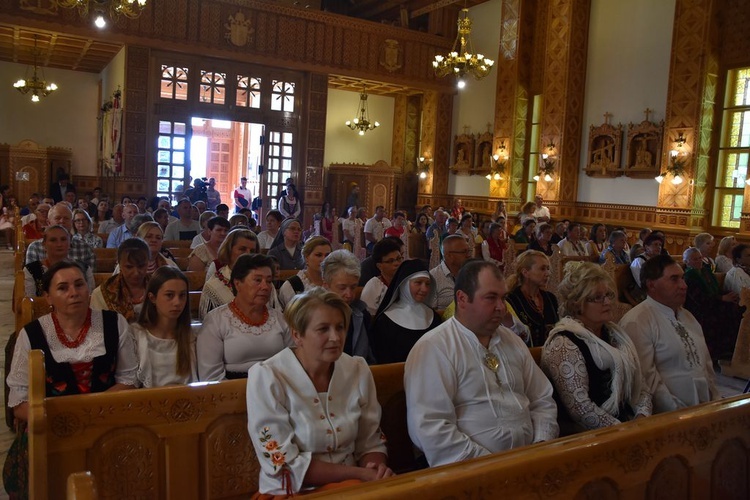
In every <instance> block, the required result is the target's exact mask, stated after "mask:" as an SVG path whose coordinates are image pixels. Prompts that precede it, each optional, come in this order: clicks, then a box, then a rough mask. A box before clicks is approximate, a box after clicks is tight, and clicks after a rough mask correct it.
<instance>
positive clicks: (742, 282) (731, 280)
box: [724, 243, 750, 294]
mask: <svg viewBox="0 0 750 500" xmlns="http://www.w3.org/2000/svg"><path fill="white" fill-rule="evenodd" d="M732 261H733V262H734V267H732V269H730V270H729V271H727V275H726V277H725V278H724V290H725V291H727V292H735V293H737V294H740V293H741V292H742V289H743V288H748V287H750V275H748V273H747V271H746V269H750V245H747V244H745V243H740V244H739V245H737V246H735V247H734V248H733V249H732Z"/></svg>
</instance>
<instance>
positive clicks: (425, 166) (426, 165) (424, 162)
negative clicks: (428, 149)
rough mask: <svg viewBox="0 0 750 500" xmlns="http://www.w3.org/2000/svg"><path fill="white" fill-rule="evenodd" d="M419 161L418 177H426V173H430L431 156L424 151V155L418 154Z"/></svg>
mask: <svg viewBox="0 0 750 500" xmlns="http://www.w3.org/2000/svg"><path fill="white" fill-rule="evenodd" d="M418 162H419V178H420V179H426V178H427V175H428V174H429V173H430V165H431V164H432V158H430V157H429V156H428V155H427V153H424V156H420V157H419V158H418Z"/></svg>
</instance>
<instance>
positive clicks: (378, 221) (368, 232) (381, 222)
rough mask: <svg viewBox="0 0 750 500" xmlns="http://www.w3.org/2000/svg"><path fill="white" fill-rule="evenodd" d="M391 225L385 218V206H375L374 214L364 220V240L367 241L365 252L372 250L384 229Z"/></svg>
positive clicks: (381, 237) (380, 238) (383, 233)
mask: <svg viewBox="0 0 750 500" xmlns="http://www.w3.org/2000/svg"><path fill="white" fill-rule="evenodd" d="M389 227H391V221H389V220H388V219H386V218H385V207H383V206H382V205H378V206H377V207H375V215H373V216H372V217H371V218H369V219H367V222H365V240H366V241H367V252H368V253H371V252H372V247H374V246H375V243H377V242H378V241H380V240H382V239H383V236H384V235H385V230H386V229H388V228H389Z"/></svg>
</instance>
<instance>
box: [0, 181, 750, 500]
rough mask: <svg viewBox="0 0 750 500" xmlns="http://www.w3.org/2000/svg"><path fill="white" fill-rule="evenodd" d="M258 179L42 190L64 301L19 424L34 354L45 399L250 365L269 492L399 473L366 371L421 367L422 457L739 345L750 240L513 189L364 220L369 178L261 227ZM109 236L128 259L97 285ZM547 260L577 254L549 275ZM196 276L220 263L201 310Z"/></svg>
mask: <svg viewBox="0 0 750 500" xmlns="http://www.w3.org/2000/svg"><path fill="white" fill-rule="evenodd" d="M246 182H247V179H244V178H243V179H242V183H241V185H240V186H239V187H238V188H237V190H235V191H234V205H233V206H232V207H231V212H234V213H232V214H231V215H230V207H229V206H228V205H226V204H223V203H221V198H220V197H219V196H218V195H217V194H214V193H212V192H211V191H213V190H214V189H213V183H211V182H210V181H206V182H205V186H199V185H197V184H196V187H195V188H191V190H187V191H185V192H184V197H181V198H180V199H178V200H176V203H175V204H174V205H173V204H172V202H171V200H170V199H169V198H154V199H152V200H148V199H146V198H145V197H140V198H136V199H135V200H134V199H133V198H131V197H126V196H125V197H122V198H121V200H120V203H117V204H112V200H110V199H108V198H107V197H106V196H104V195H103V193H102V191H101V190H99V189H97V190H94V191H93V192H91V193H88V194H86V195H85V196H82V197H80V198H79V197H78V196H77V195H76V191H75V188H74V186H73V185H72V184H70V183H69V179H68V178H67V176H62V177H61V178H60V179H59V181H58V182H57V183H56V184H55V185H54V186H53V189H51V190H50V197H49V199H48V198H45V197H41V196H36V195H35V196H32V198H31V199H30V200H29V203H28V206H27V207H24V209H23V210H21V211H20V214H21V215H22V216H24V217H25V218H26V219H25V221H24V223H23V225H22V231H23V237H24V239H25V241H26V242H28V244H27V245H26V255H25V259H24V262H25V266H24V270H23V271H24V277H25V287H24V292H25V295H26V296H28V297H44V298H45V299H46V301H47V303H48V304H49V307H50V312H49V314H46V315H44V316H42V317H40V318H38V319H36V320H34V321H32V322H31V323H29V324H27V325H25V326H24V327H23V329H22V330H21V331H20V332H19V333H18V335H17V341H16V345H15V350H14V352H13V359H12V363H11V368H10V372H9V375H8V377H7V380H6V383H7V386H8V388H9V390H10V395H9V397H8V402H7V404H8V406H9V407H10V408H12V409H13V412H14V416H15V417H16V419H17V421H18V422H19V425H21V426H23V425H24V423H25V422H26V421H27V420H28V412H29V405H28V401H29V394H28V392H29V373H28V358H29V352H30V350H32V349H41V350H42V351H44V353H45V360H46V363H45V365H46V370H47V374H46V375H47V379H46V391H47V392H46V395H47V397H56V396H63V395H73V394H86V393H94V392H102V391H117V390H128V389H135V388H141V387H143V388H152V387H163V386H169V385H174V384H190V383H193V382H206V381H212V382H213V381H217V382H218V381H223V380H228V379H237V378H247V380H248V383H247V401H248V405H247V406H248V432H249V435H250V438H251V440H252V443H253V446H254V448H255V451H256V453H257V456H258V460H259V463H260V482H259V485H260V486H259V487H260V491H259V494H258V495H257V496H258V497H259V498H273V497H274V495H281V496H283V495H287V494H293V493H298V492H302V491H305V490H309V489H319V488H330V487H334V486H340V485H347V484H352V483H356V482H367V481H373V480H378V479H381V478H386V477H390V476H392V475H394V472H393V471H392V470H391V469H390V468H389V466H388V459H387V453H386V447H385V442H386V439H387V436H385V435H383V433H382V432H381V430H380V417H381V408H380V406H379V404H378V401H377V395H376V392H375V384H374V381H373V377H372V374H371V372H370V370H369V368H368V365H374V364H387V363H400V362H405V368H404V370H405V371H404V388H405V393H406V408H407V425H408V432H409V437H410V438H411V440H412V442H413V444H414V445H415V453H416V454H417V455H419V456H420V457H421V458H420V460H422V462H423V464H424V466H429V467H434V466H438V465H443V464H449V463H454V462H458V461H463V460H467V459H470V458H474V457H480V456H483V455H488V454H491V453H496V452H500V451H503V450H508V449H512V448H518V447H521V446H526V445H530V444H533V443H538V442H542V441H548V440H552V439H555V438H557V437H558V436H561V435H568V434H572V433H575V432H581V431H584V430H590V429H597V428H602V427H607V426H613V425H617V424H620V423H622V422H626V421H630V420H634V419H637V418H642V417H649V416H651V415H652V414H656V413H661V412H666V411H671V410H675V409H679V408H684V407H688V406H692V405H697V404H700V403H703V402H707V401H711V400H715V399H717V398H719V394H718V391H717V388H716V384H715V375H714V363H715V362H716V361H717V360H718V359H726V358H727V357H728V356H731V354H732V351H733V349H734V342H735V340H736V338H737V333H738V330H739V322H740V319H741V317H742V314H743V312H744V309H743V308H742V307H740V305H739V295H740V292H741V290H742V289H743V288H745V287H748V286H750V245H746V244H738V242H737V241H736V240H735V239H734V238H733V237H727V238H724V239H722V240H721V242H719V244H718V249H717V251H716V252H714V250H713V248H714V245H715V241H714V238H713V237H712V236H711V235H709V234H707V233H702V234H699V235H697V236H695V238H694V242H693V243H694V244H693V245H692V246H690V247H689V248H687V249H685V250H684V254H683V255H681V256H680V257H679V258H678V259H675V258H674V257H672V256H670V255H669V254H668V253H666V251H665V249H664V247H665V246H666V241H665V237H664V234H663V233H660V232H659V231H650V230H648V229H644V230H643V231H641V232H640V234H638V239H637V241H635V242H633V244H629V242H628V234H627V232H626V230H625V229H624V228H617V227H610V226H608V225H605V224H603V223H597V224H594V225H592V227H591V228H590V229H587V228H585V227H584V226H582V225H581V224H580V223H577V222H575V221H567V220H563V221H553V220H552V218H551V216H550V211H549V208H548V207H547V206H546V205H545V204H544V200H543V198H542V197H541V196H537V197H536V198H535V200H534V201H530V202H528V203H526V204H524V205H523V207H522V210H521V211H520V213H519V214H518V217H510V216H509V214H508V213H507V211H506V207H505V204H504V203H503V202H502V201H501V202H499V203H498V205H497V209H496V210H495V213H494V214H492V216H491V217H488V218H487V219H486V220H480V219H479V218H478V217H477V216H475V215H474V214H471V213H469V212H467V211H466V210H465V208H464V207H463V205H462V203H461V200H460V199H456V200H455V203H454V205H453V206H452V207H448V208H445V207H439V208H437V209H436V210H434V211H433V210H432V207H430V206H424V207H421V209H420V210H419V211H418V213H417V214H416V216H415V217H413V220H410V217H408V216H407V212H406V211H395V212H393V214H391V217H390V218H389V217H388V216H387V215H388V214H386V209H385V207H383V206H378V207H376V208H375V211H374V213H373V215H372V217H368V216H367V213H366V210H365V209H364V208H362V207H360V206H359V187H358V186H357V185H356V184H352V186H350V187H351V193H350V195H349V197H348V199H347V205H348V206H347V207H345V209H344V210H343V211H338V210H337V209H336V208H333V207H332V206H331V204H330V203H325V204H323V206H322V207H321V210H320V212H319V213H318V214H316V216H315V218H314V224H313V227H311V228H304V227H303V225H302V219H301V214H302V201H301V200H300V199H299V194H298V193H297V191H296V189H295V188H294V185H293V184H288V185H287V186H286V189H285V190H284V192H283V193H282V196H281V197H280V198H279V200H278V203H276V208H275V209H273V210H270V211H267V212H265V213H264V217H265V218H264V222H265V224H263V227H261V225H259V224H257V221H256V217H257V216H258V213H259V212H258V211H257V210H256V211H254V210H253V209H252V206H251V203H252V200H251V195H250V192H249V190H248V189H247V186H246ZM200 184H203V183H202V182H201V183H200ZM196 190H197V191H198V194H197V195H196V194H195V192H196ZM0 193H2V194H1V196H2V200H3V201H2V203H3V210H4V212H3V213H7V214H10V213H14V212H13V211H14V210H15V208H14V207H15V205H13V204H12V203H15V200H12V196H10V194H9V193H7V192H6V191H3V188H2V187H0ZM196 196H197V198H196ZM11 200H12V203H11ZM6 201H7V203H6ZM6 208H7V209H8V210H6ZM339 215H340V216H339ZM14 227H15V225H14ZM0 229H3V225H2V219H1V218H0ZM11 231H12V229H11ZM102 235H106V239H105V238H102V237H101V236H102ZM32 240H33V242H32ZM179 240H182V241H190V242H191V244H190V246H191V248H192V250H191V253H190V255H189V257H188V259H187V264H186V266H185V268H184V269H183V270H181V269H180V268H179V266H178V265H177V264H176V263H175V262H176V259H175V258H174V256H173V255H171V254H170V251H169V246H168V242H170V241H179ZM10 241H12V240H9V242H10ZM103 247H106V248H113V249H116V261H117V268H116V269H115V272H114V273H113V274H112V276H111V277H108V278H107V279H106V280H104V281H103V282H102V283H101V284H100V285H99V286H96V284H95V282H94V273H95V272H96V259H95V257H94V251H93V249H94V248H103ZM512 249H515V253H513V252H511V250H512ZM434 252H439V255H434ZM556 254H559V255H556ZM553 256H554V257H565V258H566V259H565V260H566V262H567V263H566V264H565V268H564V272H563V274H562V279H561V281H560V282H559V285H558V286H557V289H555V290H553V289H551V287H550V286H549V285H550V279H551V273H552V269H551V265H550V259H551V258H552V257H553ZM431 260H432V261H433V262H437V265H435V266H433V267H432V268H430V265H429V262H430V261H431ZM607 262H611V263H612V264H614V265H616V266H624V267H623V269H626V271H627V272H626V275H625V279H623V283H620V282H619V280H618V281H617V282H616V281H615V279H613V276H612V274H611V273H609V272H607V271H606V270H605V268H604V267H603V266H602V264H604V263H607ZM183 271H185V272H204V273H205V283H204V285H203V288H202V292H201V297H200V305H199V308H198V309H199V313H198V317H191V311H190V303H189V291H190V284H189V282H188V278H187V277H186V274H185V272H183ZM281 272H283V273H285V276H287V278H286V279H283V280H282V279H279V276H280V273H281ZM626 299H627V301H628V302H630V306H632V307H631V308H630V309H629V310H628V311H627V312H626V313H625V314H624V315H618V314H617V305H618V304H619V303H620V302H622V301H624V300H626ZM620 316H621V317H620ZM531 347H538V348H541V361H540V362H539V363H537V362H536V361H535V360H534V358H533V357H532V353H531V351H530V349H529V348H531ZM251 402H252V404H251Z"/></svg>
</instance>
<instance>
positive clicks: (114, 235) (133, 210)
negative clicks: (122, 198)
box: [107, 203, 138, 248]
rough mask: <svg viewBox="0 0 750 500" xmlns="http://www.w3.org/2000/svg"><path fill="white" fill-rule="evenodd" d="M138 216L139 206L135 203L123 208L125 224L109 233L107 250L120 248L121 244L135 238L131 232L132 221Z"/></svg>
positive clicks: (127, 204)
mask: <svg viewBox="0 0 750 500" xmlns="http://www.w3.org/2000/svg"><path fill="white" fill-rule="evenodd" d="M136 215H138V205H136V204H135V203H126V204H125V205H124V206H123V208H122V219H123V224H122V225H121V226H119V227H117V228H116V229H113V230H112V232H110V233H109V238H107V248H118V247H119V246H120V243H122V242H123V241H125V240H127V239H129V238H132V237H133V236H135V234H134V233H132V232H130V221H132V220H133V217H135V216H136Z"/></svg>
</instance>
